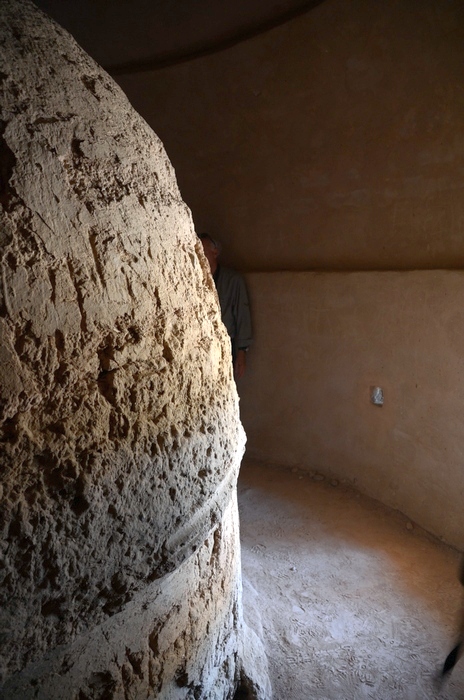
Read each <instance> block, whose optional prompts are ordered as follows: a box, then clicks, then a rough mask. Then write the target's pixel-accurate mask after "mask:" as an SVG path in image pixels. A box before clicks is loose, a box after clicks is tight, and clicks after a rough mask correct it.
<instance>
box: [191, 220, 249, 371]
mask: <svg viewBox="0 0 464 700" xmlns="http://www.w3.org/2000/svg"><path fill="white" fill-rule="evenodd" d="M198 237H199V238H200V240H201V242H202V245H203V250H204V252H205V256H206V258H207V260H208V262H209V266H210V268H211V274H212V275H213V280H214V284H215V285H216V290H217V293H218V297H219V304H220V306H221V317H222V322H223V323H224V325H225V327H226V328H227V332H228V334H229V336H230V339H231V343H232V361H233V366H234V377H235V379H236V380H238V379H241V378H242V377H243V375H244V374H245V370H246V358H247V352H248V348H249V347H250V345H251V343H252V341H253V338H252V328H251V316H250V305H249V302H248V292H247V288H246V284H245V280H244V279H243V277H242V275H240V274H239V273H238V272H236V271H235V270H232V269H230V268H228V267H223V266H222V265H220V264H219V260H218V258H219V252H220V251H219V246H218V244H217V242H216V241H215V240H214V238H212V237H211V236H210V235H209V233H200V234H199V236H198Z"/></svg>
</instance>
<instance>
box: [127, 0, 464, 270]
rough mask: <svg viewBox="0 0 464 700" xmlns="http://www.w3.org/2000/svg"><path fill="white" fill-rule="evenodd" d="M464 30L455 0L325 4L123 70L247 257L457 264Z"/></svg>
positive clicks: (463, 175)
mask: <svg viewBox="0 0 464 700" xmlns="http://www.w3.org/2000/svg"><path fill="white" fill-rule="evenodd" d="M463 27H464V5H463V4H462V3H458V2H444V1H443V0H421V2H418V1H417V0H402V1H401V2H397V0H385V1H383V2H372V0H353V1H352V2H345V1H344V0H325V2H323V3H321V4H320V5H318V6H317V7H316V8H314V9H313V10H311V11H310V12H308V13H307V14H306V15H305V16H303V17H300V18H298V19H295V20H292V21H291V22H288V23H286V24H284V25H282V26H280V27H278V28H276V29H274V30H272V31H269V32H267V33H265V34H262V35H261V36H259V37H256V38H254V39H252V40H250V41H246V42H244V43H242V44H239V45H237V46H235V47H234V48H231V49H228V50H227V51H223V52H220V53H216V54H214V55H211V56H206V57H204V58H201V59H198V60H195V61H191V62H189V63H184V64H180V65H177V66H173V67H171V68H167V69H164V70H159V71H153V72H151V73H150V72H146V73H140V74H138V75H126V76H118V78H117V80H118V82H119V83H120V84H121V85H122V87H123V89H124V90H125V91H126V92H127V94H128V95H129V98H130V99H131V101H132V102H133V104H134V106H135V107H136V109H137V110H138V111H139V112H140V113H141V114H142V115H144V116H145V118H146V119H147V120H148V121H149V123H150V124H151V125H152V126H153V127H154V128H155V131H156V133H158V134H159V135H160V137H161V139H162V140H163V142H164V144H165V146H166V148H167V151H168V153H169V154H170V157H171V159H172V162H173V164H174V167H175V168H176V171H177V174H178V179H179V184H180V188H181V191H182V193H183V196H184V198H185V200H186V202H187V204H188V205H189V206H190V207H191V209H192V213H193V217H194V221H195V223H196V225H197V227H198V228H199V229H206V230H210V231H211V232H212V233H213V234H215V235H216V236H218V237H219V238H221V239H222V240H223V242H224V243H225V244H226V245H225V248H226V252H227V255H228V257H229V260H230V262H231V263H233V264H234V265H236V266H238V267H239V268H241V269H247V270H249V271H253V270H254V271H256V270H260V271H265V270H282V269H286V270H292V269H293V270H308V269H354V270H356V269H363V270H369V269H408V268H416V267H420V268H424V267H426V268H436V267H440V268H442V267H453V268H454V267H459V266H462V265H463V264H464V239H463V237H462V235H461V231H462V228H463V224H464V200H463V198H462V189H463V186H464V139H463V128H462V126H463V116H462V115H463V114H464V93H463V91H462V84H463V81H464V60H463V59H464V48H463V46H464V42H463V29H462V28H463ZM160 105H163V109H160Z"/></svg>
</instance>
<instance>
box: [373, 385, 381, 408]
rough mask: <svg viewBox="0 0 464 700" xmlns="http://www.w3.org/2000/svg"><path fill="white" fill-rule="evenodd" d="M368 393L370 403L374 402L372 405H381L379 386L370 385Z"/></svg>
mask: <svg viewBox="0 0 464 700" xmlns="http://www.w3.org/2000/svg"><path fill="white" fill-rule="evenodd" d="M370 394H371V403H373V404H374V406H383V399H384V396H383V389H382V387H380V386H371V387H370Z"/></svg>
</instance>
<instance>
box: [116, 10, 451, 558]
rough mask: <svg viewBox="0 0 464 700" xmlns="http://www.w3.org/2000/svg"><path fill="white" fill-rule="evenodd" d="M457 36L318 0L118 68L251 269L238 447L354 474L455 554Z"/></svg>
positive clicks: (215, 226)
mask: <svg viewBox="0 0 464 700" xmlns="http://www.w3.org/2000/svg"><path fill="white" fill-rule="evenodd" d="M463 27H464V5H463V4H462V3H457V2H445V1H444V0H421V1H420V2H418V0H402V1H401V2H397V1H396V0H385V1H383V2H372V1H371V0H352V1H351V2H349V3H347V2H344V0H326V1H325V2H323V3H322V4H321V5H319V6H318V7H317V8H315V9H314V10H312V11H311V12H309V13H308V14H307V15H306V16H304V17H301V18H299V19H296V20H294V21H291V22H289V23H287V24H285V25H283V26H281V27H280V28H277V29H274V30H272V31H270V32H268V33H267V34H264V35H262V36H260V37H258V38H255V39H253V40H251V41H248V42H245V43H243V44H241V45H238V46H236V47H234V48H233V49H229V50H227V51H224V52H222V53H219V54H215V55H213V56H209V57H205V58H202V59H198V60H196V61H193V62H190V63H188V64H182V65H178V66H177V67H173V68H170V69H166V70H163V71H158V72H152V73H144V74H140V75H138V76H123V77H121V78H118V81H119V82H120V83H121V85H122V87H123V89H124V90H125V91H126V92H127V93H128V95H129V97H130V99H131V100H132V102H133V104H134V105H135V107H136V108H137V109H138V110H139V111H140V112H141V113H142V114H143V115H144V116H145V118H146V119H148V121H149V122H150V124H151V125H152V126H154V128H155V129H156V131H157V133H158V134H159V135H160V136H161V138H162V139H163V141H164V143H165V145H166V148H167V151H168V153H169V154H170V157H171V159H172V161H173V163H174V166H175V168H176V170H177V175H178V179H179V184H180V187H181V191H182V193H183V196H184V198H185V199H186V201H187V203H188V204H189V205H190V207H191V208H192V212H193V217H194V221H195V223H196V226H197V229H206V230H209V231H210V232H211V233H213V234H214V235H217V236H219V238H220V239H222V241H223V243H224V256H225V258H226V259H227V260H228V262H229V263H231V264H233V265H235V266H237V267H238V268H240V269H242V270H245V271H248V279H249V284H250V289H251V296H252V306H253V312H254V316H255V325H256V342H255V346H254V348H253V350H252V351H251V352H250V355H249V365H250V366H249V373H248V376H247V378H246V379H245V381H244V383H243V384H242V387H241V390H240V391H241V393H242V415H243V420H244V423H245V427H246V430H247V432H248V454H249V455H250V456H253V457H257V458H260V459H266V460H270V461H273V462H279V463H281V464H284V465H288V466H291V465H301V466H304V467H307V468H308V469H319V470H321V471H324V472H326V473H331V474H335V475H337V476H339V477H340V478H346V479H348V480H350V481H355V480H356V483H357V485H358V486H359V487H360V488H361V489H363V490H365V491H367V492H368V493H370V494H371V495H373V496H375V497H377V498H380V499H382V500H383V501H385V502H386V503H389V504H390V505H392V506H394V507H396V508H400V509H401V510H403V511H404V512H405V513H406V514H408V515H409V517H411V518H413V519H414V520H417V522H419V523H420V524H422V525H423V526H425V527H426V528H428V529H429V530H431V531H432V532H434V533H436V534H437V535H440V536H443V537H444V538H445V539H446V540H447V541H448V542H451V543H453V544H455V545H457V546H460V547H462V546H463V545H464V543H463V542H462V537H463V533H464V516H463V515H462V512H463V510H462V495H463V487H464V482H463V476H462V474H463V461H462V459H461V454H462V452H463V449H464V431H463V425H462V417H461V416H462V411H461V397H462V394H463V392H462V388H463V387H462V382H463V377H462V357H463V346H464V343H463V340H464V323H463V315H462V312H461V307H462V302H461V299H462V297H463V292H464V278H463V276H462V274H461V273H460V272H457V273H450V272H444V271H433V270H434V269H435V270H439V269H446V268H448V269H451V268H456V269H459V268H462V267H463V265H464V236H463V235H462V231H463V225H464V198H463V196H462V191H463V187H464V128H463V127H464V116H463V115H464V92H463V91H462V85H463V83H464V60H463V59H464V48H463V47H464V42H463V29H462V28H463ZM408 269H419V270H420V269H422V270H423V271H422V272H406V270H408ZM284 270H287V271H289V272H287V273H283V272H282V271H284ZM316 270H321V271H322V270H331V271H332V272H331V273H330V272H321V273H316V272H315V271H316ZM353 270H354V271H356V270H357V271H358V272H352V273H350V272H348V271H353ZM375 270H385V271H387V270H397V272H396V273H393V272H382V273H380V272H374V271H375ZM400 270H403V272H398V271H400ZM425 270H429V272H426V271H425ZM279 271H280V272H279ZM311 271H312V272H311ZM343 271H345V273H343ZM361 271H363V272H361ZM374 384H375V385H377V384H378V385H381V386H382V387H383V388H384V390H385V397H386V398H385V405H384V407H383V408H376V407H374V406H373V405H371V404H370V403H369V386H370V385H374Z"/></svg>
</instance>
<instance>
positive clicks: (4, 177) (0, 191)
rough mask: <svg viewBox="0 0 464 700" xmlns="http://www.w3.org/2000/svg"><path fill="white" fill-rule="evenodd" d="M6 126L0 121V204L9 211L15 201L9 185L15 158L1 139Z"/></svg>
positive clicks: (13, 192)
mask: <svg viewBox="0 0 464 700" xmlns="http://www.w3.org/2000/svg"><path fill="white" fill-rule="evenodd" d="M6 127H7V124H6V122H4V121H1V120H0V204H1V206H2V207H3V209H5V211H11V210H12V208H13V206H14V204H15V203H16V201H17V196H16V192H15V190H14V189H13V187H11V185H10V180H11V178H12V176H13V171H14V169H15V166H16V156H15V154H14V153H13V151H12V150H11V148H10V147H9V146H8V144H7V142H6V141H5V139H4V138H3V134H4V133H5V130H6Z"/></svg>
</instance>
